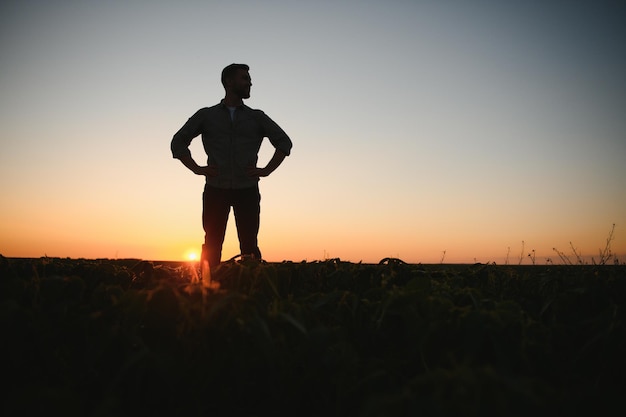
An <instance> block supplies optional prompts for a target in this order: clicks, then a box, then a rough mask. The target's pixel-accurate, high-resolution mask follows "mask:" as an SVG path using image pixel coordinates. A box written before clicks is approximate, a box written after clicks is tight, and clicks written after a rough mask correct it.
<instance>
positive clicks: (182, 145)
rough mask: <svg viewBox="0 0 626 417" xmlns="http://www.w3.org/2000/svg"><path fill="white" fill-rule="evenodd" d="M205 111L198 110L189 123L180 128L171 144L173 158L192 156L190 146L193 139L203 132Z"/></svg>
mask: <svg viewBox="0 0 626 417" xmlns="http://www.w3.org/2000/svg"><path fill="white" fill-rule="evenodd" d="M204 111H205V109H200V110H198V111H197V112H196V113H195V114H194V115H193V116H191V117H190V118H189V120H187V122H186V123H185V124H184V125H183V127H181V128H180V130H179V131H178V132H176V134H174V137H173V138H172V142H171V144H170V149H171V151H172V156H173V157H174V158H176V159H178V158H181V157H184V156H191V151H190V150H189V145H190V144H191V141H192V140H193V138H195V137H196V136H198V135H199V134H200V133H201V132H202V114H203V113H204Z"/></svg>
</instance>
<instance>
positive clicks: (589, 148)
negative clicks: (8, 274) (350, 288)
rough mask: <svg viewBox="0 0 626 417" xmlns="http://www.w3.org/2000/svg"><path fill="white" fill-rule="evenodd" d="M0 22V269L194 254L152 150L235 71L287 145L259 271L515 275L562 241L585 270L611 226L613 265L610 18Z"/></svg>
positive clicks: (85, 5) (328, 12)
mask: <svg viewBox="0 0 626 417" xmlns="http://www.w3.org/2000/svg"><path fill="white" fill-rule="evenodd" d="M470 3H471V5H470ZM522 3H523V4H522ZM0 16H2V17H0V20H1V21H0V35H1V36H0V48H1V50H2V56H3V58H2V60H1V61H0V74H1V75H0V124H1V126H2V127H3V129H2V131H1V132H0V146H1V148H0V149H2V152H1V153H0V192H2V195H3V196H5V197H3V204H2V206H1V207H0V254H3V255H5V256H43V255H44V254H47V255H48V256H69V257H87V258H93V257H141V258H144V259H178V257H182V256H184V255H183V254H184V253H186V252H187V251H189V250H192V249H191V248H194V247H197V246H199V245H200V244H201V242H202V237H203V234H202V230H201V223H200V212H201V206H200V195H201V191H202V179H201V178H199V177H195V176H193V174H191V173H189V172H188V171H187V170H185V169H184V168H183V166H182V165H181V164H180V163H178V161H175V160H173V159H172V158H171V154H170V153H169V141H170V140H171V137H172V135H173V134H174V133H175V132H176V130H178V128H180V126H181V125H182V124H183V123H184V122H185V121H186V120H187V118H188V117H189V116H191V114H193V113H194V112H195V111H196V110H197V109H199V108H201V107H204V106H209V105H212V104H215V103H217V102H218V101H219V100H220V99H221V98H222V97H223V89H222V86H221V84H220V83H219V73H220V71H221V69H222V68H223V67H224V66H225V65H227V64H229V63H231V62H244V63H247V64H249V65H250V67H251V71H250V72H251V76H252V81H253V87H252V96H251V98H250V99H249V100H248V101H247V104H248V105H250V106H251V107H255V108H261V109H263V110H264V111H265V112H266V113H267V114H268V115H270V117H272V118H273V119H274V120H275V121H277V122H278V123H279V124H280V125H281V126H282V127H283V128H284V129H285V130H286V131H287V132H288V133H289V134H290V136H291V137H292V140H293V142H294V148H293V153H292V155H291V156H290V157H289V158H288V159H287V160H286V161H285V163H284V164H283V166H281V167H280V168H279V170H277V171H276V172H275V173H274V174H273V175H272V176H270V177H268V178H265V179H263V181H262V183H261V192H262V195H263V202H262V225H261V233H260V236H259V238H260V244H261V249H262V251H263V253H264V256H266V257H267V258H268V259H269V260H273V261H280V260H283V259H291V260H303V259H306V260H315V259H320V258H323V257H340V258H342V259H346V260H351V261H360V260H363V261H364V262H377V261H378V260H380V259H382V258H384V257H388V256H393V257H399V258H401V259H404V260H406V261H408V262H424V263H431V262H438V261H439V260H440V259H441V258H442V256H444V251H445V260H446V261H450V262H474V261H479V262H489V261H496V262H499V263H502V262H507V261H508V262H515V263H517V262H518V260H519V258H520V257H522V255H523V256H524V257H525V252H530V251H531V250H533V249H534V250H535V251H536V252H535V253H536V254H538V255H537V259H538V260H541V261H543V260H545V259H547V258H552V259H555V256H556V255H555V251H554V250H553V248H555V247H556V248H557V249H559V250H561V251H563V252H567V253H571V250H570V242H572V244H573V246H574V247H575V248H577V250H579V251H581V252H583V253H585V254H588V255H589V256H592V255H596V257H597V253H598V249H599V248H601V247H604V245H605V243H606V242H605V239H606V238H607V236H608V233H609V232H610V230H611V227H612V224H616V229H615V240H614V241H612V247H613V249H614V250H615V251H617V252H619V253H621V254H623V255H625V256H626V231H624V228H626V191H625V188H624V180H625V179H626V168H624V164H623V161H624V160H625V157H626V137H625V132H626V121H625V119H624V117H623V115H624V114H626V79H625V78H624V76H623V74H625V73H626V46H625V45H624V43H623V41H621V39H624V38H625V37H624V35H625V33H624V32H625V28H626V25H625V23H626V14H625V12H624V8H623V7H619V6H617V4H616V3H614V2H602V1H600V2H598V1H578V2H564V1H545V2H507V1H475V2H461V1H445V2H435V1H386V2H382V1H380V2H376V1H356V0H351V1H334V2H330V1H319V2H287V1H277V0H275V1H267V2H253V1H237V2H212V1H208V2H197V1H194V2H184V1H181V2H178V1H177V2H148V1H133V2H115V1H113V2H89V1H82V2H77V1H56V2H43V1H20V2H3V3H2V5H1V6H0ZM192 149H193V151H194V156H196V157H197V159H198V161H201V160H202V159H203V158H204V156H203V155H202V150H201V147H200V144H199V141H198V143H194V144H193V145H192ZM270 155H271V149H270V148H269V146H267V147H265V146H264V148H263V150H262V156H261V160H262V161H263V160H267V159H269V156H270ZM522 242H524V243H522ZM236 253H237V242H236V234H235V232H234V224H233V227H229V230H228V236H227V241H226V243H225V256H229V255H234V254H236ZM507 254H509V255H508V259H507ZM589 259H590V258H589ZM525 262H528V259H526V258H525Z"/></svg>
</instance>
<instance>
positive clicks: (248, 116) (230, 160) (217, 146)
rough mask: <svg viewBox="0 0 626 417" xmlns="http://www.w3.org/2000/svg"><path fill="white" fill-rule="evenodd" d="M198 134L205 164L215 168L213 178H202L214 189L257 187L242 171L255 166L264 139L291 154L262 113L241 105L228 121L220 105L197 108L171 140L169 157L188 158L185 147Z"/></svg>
mask: <svg viewBox="0 0 626 417" xmlns="http://www.w3.org/2000/svg"><path fill="white" fill-rule="evenodd" d="M198 135H202V145H203V146H204V150H205V152H206V154H207V156H208V159H207V165H209V166H214V167H216V168H217V172H218V175H217V176H215V177H206V181H207V184H208V185H210V186H213V187H217V188H247V187H253V186H255V185H256V184H257V182H258V181H259V178H258V177H250V176H249V175H248V174H247V172H246V170H247V168H250V167H256V164H257V160H258V154H259V149H261V143H262V142H263V139H264V138H268V139H269V141H270V143H271V144H272V145H273V146H274V148H276V149H278V150H280V151H282V152H283V153H284V154H285V155H289V154H290V153H291V147H292V142H291V139H290V138H289V136H287V134H286V133H285V131H284V130H283V129H282V128H281V127H280V126H278V124H276V122H274V121H273V120H272V119H270V118H269V117H268V116H267V115H266V114H265V113H264V112H263V111H261V110H256V109H251V108H250V107H248V106H246V105H241V106H238V107H237V108H236V110H235V111H234V113H233V118H232V119H231V115H230V112H229V110H228V108H227V107H226V106H225V105H224V104H223V102H221V103H219V104H216V105H215V106H212V107H205V108H203V109H200V110H198V111H197V112H196V113H195V114H194V115H193V116H191V117H190V118H189V120H188V121H187V123H185V124H184V125H183V127H182V128H181V129H180V130H179V131H178V132H176V134H175V135H174V137H173V139H172V143H171V150H172V156H173V157H174V158H180V157H184V156H190V155H191V152H190V151H189V145H190V144H191V141H192V140H193V139H194V138H195V137H196V136H198Z"/></svg>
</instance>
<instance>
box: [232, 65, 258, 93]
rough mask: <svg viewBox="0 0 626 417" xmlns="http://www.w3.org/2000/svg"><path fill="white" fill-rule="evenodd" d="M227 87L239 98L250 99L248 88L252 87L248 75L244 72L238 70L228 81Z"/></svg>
mask: <svg viewBox="0 0 626 417" xmlns="http://www.w3.org/2000/svg"><path fill="white" fill-rule="evenodd" d="M228 87H229V89H230V91H231V92H233V93H234V94H236V95H237V96H238V97H241V98H250V87H252V79H251V78H250V73H249V72H248V71H246V70H243V69H241V70H238V71H237V72H236V73H235V74H234V75H233V76H232V77H231V78H230V79H228Z"/></svg>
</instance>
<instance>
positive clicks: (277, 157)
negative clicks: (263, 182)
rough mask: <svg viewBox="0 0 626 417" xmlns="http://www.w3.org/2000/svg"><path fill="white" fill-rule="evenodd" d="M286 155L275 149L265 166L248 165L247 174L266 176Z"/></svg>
mask: <svg viewBox="0 0 626 417" xmlns="http://www.w3.org/2000/svg"><path fill="white" fill-rule="evenodd" d="M286 156H287V154H285V153H284V152H283V151H281V150H280V149H276V150H275V151H274V155H273V156H272V159H270V161H269V162H268V163H267V165H266V166H265V168H257V167H250V168H249V169H248V175H249V176H251V177H267V176H268V175H270V174H271V173H272V172H274V170H275V169H276V168H278V167H279V166H280V164H282V163H283V161H284V160H285V157H286ZM183 163H184V162H183Z"/></svg>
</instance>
